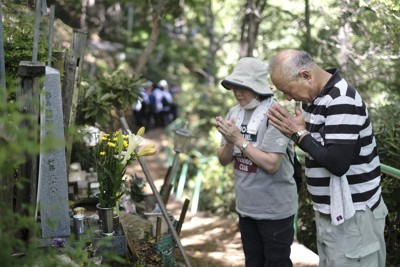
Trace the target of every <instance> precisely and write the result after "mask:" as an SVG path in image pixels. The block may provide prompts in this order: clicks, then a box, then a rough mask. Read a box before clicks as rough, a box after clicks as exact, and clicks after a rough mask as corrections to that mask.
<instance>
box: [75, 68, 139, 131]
mask: <svg viewBox="0 0 400 267" xmlns="http://www.w3.org/2000/svg"><path fill="white" fill-rule="evenodd" d="M143 84H144V81H143V80H141V79H140V78H139V76H138V75H136V74H134V75H133V76H130V75H129V74H128V73H127V71H126V70H125V69H124V66H123V65H121V66H120V67H119V68H117V69H116V70H115V71H112V72H111V73H109V72H104V73H97V74H96V78H95V79H93V80H90V81H84V82H82V90H81V98H80V102H79V103H78V112H77V113H78V115H77V119H76V123H77V124H78V125H85V124H88V125H94V124H95V123H96V124H97V125H100V126H103V127H108V126H109V124H110V122H111V119H112V118H113V116H114V117H115V116H117V117H116V119H117V120H119V118H120V117H122V116H123V114H124V113H123V112H124V110H126V109H129V108H130V106H131V105H132V103H135V102H136V101H137V99H138V97H139V96H140V87H142V86H143Z"/></svg>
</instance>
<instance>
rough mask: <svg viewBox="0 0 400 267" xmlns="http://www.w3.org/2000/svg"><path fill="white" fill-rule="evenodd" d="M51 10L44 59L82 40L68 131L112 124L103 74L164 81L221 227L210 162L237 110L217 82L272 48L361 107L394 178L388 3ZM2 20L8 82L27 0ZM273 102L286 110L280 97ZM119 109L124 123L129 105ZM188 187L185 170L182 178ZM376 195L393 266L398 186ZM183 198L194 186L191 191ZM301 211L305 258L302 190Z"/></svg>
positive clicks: (203, 204) (202, 206)
mask: <svg viewBox="0 0 400 267" xmlns="http://www.w3.org/2000/svg"><path fill="white" fill-rule="evenodd" d="M15 4H17V5H20V6H22V7H25V8H27V9H23V11H21V12H20V13H19V15H20V16H21V17H20V18H21V19H20V20H19V23H15V21H13V20H10V19H7V18H10V17H11V16H16V14H15V10H16V9H15V8H14V5H15ZM51 4H54V5H55V17H56V24H55V28H58V30H56V31H57V32H56V36H55V39H54V44H53V45H54V48H53V51H65V50H66V49H68V47H69V44H70V41H71V37H72V29H74V28H78V29H84V30H86V31H87V32H88V45H87V49H86V55H85V64H84V68H85V71H84V73H83V75H84V77H83V78H82V86H81V96H80V98H79V112H78V117H77V121H76V123H77V124H78V125H82V126H83V125H88V124H89V125H93V124H94V123H95V122H96V123H100V124H112V121H110V120H109V119H108V116H106V115H105V114H108V112H109V109H108V108H109V107H108V106H107V105H106V104H105V103H103V102H102V101H101V99H102V98H101V97H102V96H101V95H100V94H101V93H102V92H103V93H104V91H102V90H93V88H97V86H98V87H99V88H100V87H101V86H102V85H101V84H100V82H101V80H102V79H103V80H104V77H105V74H107V73H115V71H117V70H119V69H123V70H124V75H125V76H124V77H136V76H138V75H139V76H140V77H141V78H142V79H144V80H152V81H154V82H157V81H159V80H161V79H165V80H167V81H168V82H169V83H170V84H176V85H179V87H180V88H181V92H180V93H179V94H178V95H177V98H176V101H177V103H178V105H179V107H180V109H179V119H178V122H180V121H183V122H184V121H189V125H190V128H191V130H192V132H193V135H194V136H195V140H193V141H192V142H191V145H190V148H189V151H192V152H196V155H199V153H200V155H202V157H203V158H205V159H208V160H207V161H206V164H202V165H201V168H202V171H203V175H204V179H203V185H202V194H201V199H200V203H199V210H207V211H210V212H212V213H215V214H218V215H222V216H227V217H229V216H232V214H233V208H234V195H233V180H232V179H231V177H232V173H231V168H229V167H228V168H223V167H221V166H220V165H219V164H218V162H217V161H216V159H215V152H216V148H217V147H218V145H219V140H220V139H219V138H220V137H219V135H218V134H217V132H216V129H215V127H214V118H215V117H216V116H217V115H225V114H226V112H227V111H228V108H229V107H231V106H232V105H233V104H234V102H235V99H234V97H233V95H232V94H231V93H230V92H229V91H227V90H225V89H224V88H222V87H221V86H220V81H221V79H223V78H224V77H225V76H226V75H227V74H228V73H230V72H231V71H232V68H233V66H234V64H235V63H236V62H237V60H238V59H239V58H241V57H243V56H254V57H257V58H259V59H261V60H264V61H267V60H268V58H269V57H270V55H272V54H274V53H275V52H276V51H277V50H280V49H282V48H301V49H305V50H307V51H308V52H309V53H310V54H311V55H312V56H313V57H314V58H315V60H316V61H317V63H318V64H320V65H321V66H323V67H325V68H330V67H338V68H339V70H340V72H341V73H342V75H343V76H344V77H345V78H346V79H347V80H348V81H349V82H350V83H351V84H353V85H354V86H355V87H356V88H357V89H358V90H359V91H360V93H361V95H362V96H363V98H364V101H365V102H366V104H367V106H368V107H369V110H370V113H371V117H372V121H373V125H374V130H375V133H376V136H377V142H378V145H379V153H380V156H381V162H382V163H384V164H387V165H390V166H392V167H396V168H400V160H399V159H400V151H399V147H400V138H399V131H400V130H399V129H400V127H399V126H400V125H399V124H400V123H399V117H400V108H399V105H398V101H399V98H400V80H399V79H398V77H400V23H399V22H400V15H399V13H400V12H399V11H400V3H399V2H398V1H397V0H365V1H350V0H319V1H309V0H304V1H289V0H282V1H272V0H269V1H268V0H242V1H239V0H230V1H224V0H204V1H200V0H170V1H167V0H158V1H153V0H149V1H129V0H80V1H78V0H76V1H67V0H47V5H48V6H49V5H51ZM3 9H4V10H3V13H4V14H3V16H4V20H3V23H4V40H5V41H4V46H5V63H6V74H7V75H8V77H9V76H12V74H14V75H15V74H16V70H17V67H18V63H19V62H20V61H21V60H30V54H29V53H26V54H25V53H22V51H24V50H27V51H30V50H31V47H32V38H31V37H32V32H33V28H32V27H31V25H33V23H32V21H33V11H34V1H33V0H19V1H18V0H14V1H3ZM44 20H46V18H44ZM28 21H30V22H31V23H30V24H29V23H28ZM44 25H45V23H44ZM18 34H20V36H17V35H18ZM46 34H47V32H46V28H45V27H43V32H42V33H41V40H42V41H41V44H42V45H41V46H40V49H39V60H40V59H43V60H42V61H45V62H46V61H47V60H46V59H45V57H46V50H47V47H46V39H47V35H46ZM21 36H25V37H24V38H25V39H23V38H22V37H21ZM16 44H18V45H16ZM275 96H276V97H277V98H278V99H280V100H281V103H283V104H285V105H287V106H288V107H291V106H293V103H289V102H287V101H285V100H283V97H282V95H281V94H280V93H279V92H276V95H275ZM124 108H125V111H126V112H129V109H130V107H129V106H126V107H124ZM82 154H84V153H82ZM82 160H84V159H82ZM193 165H196V162H195V161H193ZM194 167H195V168H191V169H192V170H195V169H196V166H194ZM193 172H194V171H193ZM194 176H195V175H194V173H192V174H190V171H189V175H188V177H194ZM383 185H384V187H383V188H384V197H385V201H386V202H387V204H388V207H389V211H390V215H389V218H388V220H387V227H386V228H387V229H386V236H387V247H388V254H389V261H390V262H391V263H392V264H394V265H395V264H397V263H399V262H400V260H399V255H400V253H399V250H400V248H399V245H400V241H399V238H400V234H399V232H400V231H399V229H398V227H399V225H400V221H399V220H400V219H399V212H400V208H399V204H398V201H397V199H396V197H395V194H394V192H395V191H396V190H398V188H399V186H400V182H399V180H398V179H394V178H391V177H389V176H387V177H386V176H385V178H384V180H383ZM188 187H194V181H193V180H190V181H189V183H188ZM300 201H301V205H300V209H299V233H298V238H299V241H300V242H301V243H303V244H305V245H306V246H308V247H309V248H311V249H313V250H314V251H315V250H316V249H315V229H314V225H313V211H312V208H311V205H310V200H309V198H308V195H307V192H306V190H305V189H304V187H303V190H302V192H301V196H300Z"/></svg>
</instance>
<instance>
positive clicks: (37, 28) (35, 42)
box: [32, 0, 42, 62]
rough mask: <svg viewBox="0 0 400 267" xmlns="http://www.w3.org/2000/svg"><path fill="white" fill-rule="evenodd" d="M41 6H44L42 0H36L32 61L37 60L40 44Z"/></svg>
mask: <svg viewBox="0 0 400 267" xmlns="http://www.w3.org/2000/svg"><path fill="white" fill-rule="evenodd" d="M41 7H42V4H41V0H36V12H35V28H34V31H33V50H32V62H36V61H37V54H38V46H39V32H40V8H41Z"/></svg>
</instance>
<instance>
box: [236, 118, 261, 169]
mask: <svg viewBox="0 0 400 267" xmlns="http://www.w3.org/2000/svg"><path fill="white" fill-rule="evenodd" d="M240 132H241V134H242V135H243V137H244V139H246V141H247V142H249V143H255V142H256V141H257V134H249V133H247V125H242V126H241V127H240ZM235 156H236V157H235V164H234V168H235V169H236V170H240V171H243V172H250V173H255V172H256V171H257V165H255V164H254V163H253V162H252V161H251V160H249V159H248V158H247V157H246V156H245V155H244V154H243V153H240V154H238V155H235Z"/></svg>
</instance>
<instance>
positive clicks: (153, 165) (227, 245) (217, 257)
mask: <svg viewBox="0 0 400 267" xmlns="http://www.w3.org/2000/svg"><path fill="white" fill-rule="evenodd" d="M145 137H146V139H147V140H146V142H151V143H155V144H156V146H157V148H158V152H157V153H156V155H153V156H150V157H146V158H145V164H146V166H147V168H148V169H149V172H150V174H151V177H152V179H153V180H154V183H155V185H156V187H157V188H158V189H160V188H161V185H162V183H163V181H164V177H165V175H166V173H167V169H168V164H167V155H166V153H165V149H163V148H164V147H166V146H167V145H168V141H167V136H166V134H165V133H164V131H163V130H162V129H155V130H150V131H148V132H147V133H146V134H145ZM128 172H131V173H136V174H137V175H140V176H142V177H144V175H143V171H142V168H141V166H140V164H139V163H138V162H135V163H134V165H133V166H132V167H130V168H129V169H128ZM146 192H148V193H151V189H150V187H149V186H148V187H147V188H146ZM181 209H182V203H181V202H180V201H177V200H176V199H175V198H174V196H173V195H172V196H171V197H170V200H169V202H168V204H167V210H168V211H169V212H171V213H172V214H173V215H174V217H175V218H177V219H178V218H179V215H180V213H181ZM180 237H181V243H182V246H183V247H184V249H185V253H186V254H187V255H188V258H189V259H190V263H191V265H192V266H193V267H208V266H209V267H243V266H244V255H243V251H242V244H241V240H240V233H239V229H238V220H237V219H236V218H235V219H226V218H221V217H216V216H212V215H210V214H207V213H205V212H197V213H196V214H191V213H190V209H189V210H188V211H187V213H186V217H185V222H184V223H183V226H182V231H181V234H180ZM175 253H176V255H177V258H178V260H179V258H180V254H179V251H178V249H176V250H175ZM291 258H292V261H293V264H294V266H296V267H315V266H318V264H317V262H318V256H316V255H315V254H314V253H312V252H311V251H309V250H307V249H306V248H304V247H303V246H302V245H300V244H297V243H294V244H293V246H292V255H291Z"/></svg>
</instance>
